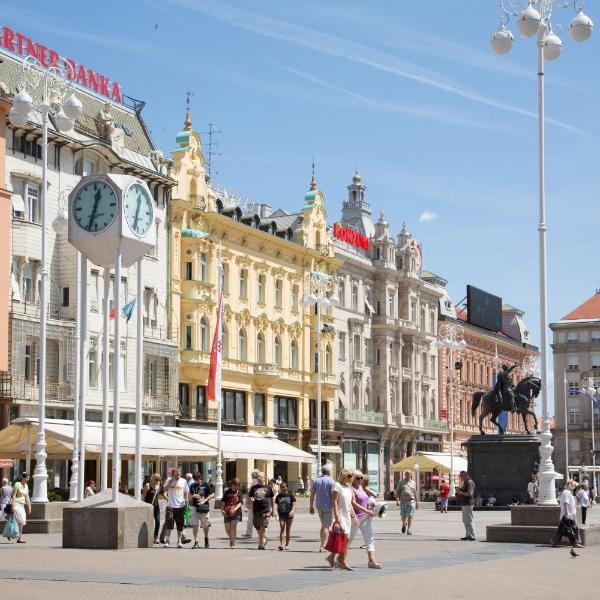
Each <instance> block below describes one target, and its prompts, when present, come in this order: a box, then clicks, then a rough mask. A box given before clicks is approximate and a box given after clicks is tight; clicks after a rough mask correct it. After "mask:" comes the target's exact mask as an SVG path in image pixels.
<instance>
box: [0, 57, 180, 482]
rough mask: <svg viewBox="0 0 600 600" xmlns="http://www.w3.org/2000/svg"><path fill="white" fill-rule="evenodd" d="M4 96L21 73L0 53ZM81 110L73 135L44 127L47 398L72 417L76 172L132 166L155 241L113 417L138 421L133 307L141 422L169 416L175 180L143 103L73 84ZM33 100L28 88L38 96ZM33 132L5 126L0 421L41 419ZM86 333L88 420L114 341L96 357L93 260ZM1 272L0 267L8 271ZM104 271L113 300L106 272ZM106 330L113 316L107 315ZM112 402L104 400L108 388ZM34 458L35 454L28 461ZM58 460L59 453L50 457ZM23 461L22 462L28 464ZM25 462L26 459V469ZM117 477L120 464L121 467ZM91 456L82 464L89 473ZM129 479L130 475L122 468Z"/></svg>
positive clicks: (37, 161) (132, 282)
mask: <svg viewBox="0 0 600 600" xmlns="http://www.w3.org/2000/svg"><path fill="white" fill-rule="evenodd" d="M0 60H1V62H0V101H1V102H8V103H10V102H11V99H12V95H13V94H14V92H15V88H16V84H17V81H18V78H19V75H20V70H21V60H20V59H18V58H16V57H14V56H12V55H10V54H6V53H4V52H2V53H1V54H0ZM75 91H76V94H77V96H78V98H79V99H80V100H81V101H82V103H83V114H82V116H81V118H80V120H79V121H78V122H77V123H76V127H75V130H74V131H71V132H69V133H67V134H64V133H60V132H58V131H57V130H56V129H55V128H54V127H53V126H52V125H51V126H50V130H49V147H48V191H47V201H48V204H47V217H48V224H49V227H48V232H47V243H48V245H47V255H48V273H49V278H48V292H47V294H48V321H47V324H48V326H47V336H48V341H47V365H46V369H47V386H46V390H47V398H46V407H47V408H46V413H47V417H50V418H63V419H72V418H73V397H74V365H75V315H76V268H75V265H76V252H75V249H74V248H73V247H72V246H71V245H70V243H69V242H68V239H67V226H66V225H67V209H68V195H69V192H70V191H71V190H72V189H73V187H74V186H75V185H76V184H77V182H78V181H79V180H80V178H81V177H82V176H85V175H93V174H96V173H106V172H111V173H128V174H132V175H135V176H137V177H140V178H142V179H144V180H145V181H146V183H147V184H148V185H149V187H150V189H151V191H152V193H153V196H154V204H155V206H154V212H155V224H154V226H155V227H156V232H157V244H156V246H155V247H154V249H153V250H152V251H151V252H150V253H149V254H148V255H146V257H145V260H144V269H143V271H144V272H143V283H144V287H145V291H144V298H143V303H142V302H140V301H138V302H137V304H136V308H135V311H134V315H133V317H132V319H131V321H130V322H129V323H128V324H127V325H125V324H124V325H123V327H122V331H123V330H124V331H123V333H122V345H121V348H120V352H119V354H120V357H121V360H122V361H123V368H122V370H121V372H122V374H123V378H122V389H123V394H122V399H121V420H122V422H134V418H135V414H134V411H135V392H136V381H135V363H136V350H135V349H136V340H135V334H136V325H135V323H136V318H137V312H138V306H140V307H141V308H142V310H143V319H144V374H145V377H144V404H143V408H144V419H145V421H146V422H148V421H150V422H162V423H167V424H174V421H175V415H176V414H177V411H178V406H177V392H176V391H177V354H178V341H177V340H178V332H177V327H176V325H175V326H174V327H169V323H168V320H167V315H168V306H167V298H168V289H169V270H168V256H169V254H168V247H167V239H168V235H167V233H168V229H167V227H168V224H167V218H166V216H167V204H168V201H169V197H170V188H171V187H172V186H173V185H174V181H173V180H172V179H171V178H170V176H169V175H168V169H167V164H166V162H165V161H164V160H163V159H162V155H161V154H160V153H159V152H157V151H156V149H155V147H154V145H153V143H152V140H151V138H150V136H149V134H148V131H147V130H146V127H145V125H144V123H143V120H142V117H141V114H140V111H141V107H142V106H143V103H140V102H138V101H133V100H131V99H128V98H127V97H124V104H113V103H109V102H106V101H105V100H103V99H101V98H100V97H99V96H97V95H95V94H93V93H90V92H88V91H86V90H83V89H79V88H77V89H76V90H75ZM35 100H36V98H35V96H34V101H35ZM41 136H42V131H41V128H40V126H39V123H35V122H32V121H30V122H29V124H28V125H27V126H25V127H23V128H21V129H15V128H14V127H12V126H11V127H10V128H9V129H8V130H7V148H6V187H7V188H8V189H9V190H12V194H13V195H12V210H13V219H12V232H11V249H12V268H11V273H10V279H11V290H10V324H9V331H10V340H9V342H8V343H9V344H10V351H9V371H8V372H5V373H0V377H1V380H0V403H1V405H2V407H3V411H2V423H1V424H0V425H1V426H2V427H5V426H6V425H7V424H8V423H9V422H10V420H12V419H14V418H16V417H19V416H33V415H37V411H38V373H37V371H38V364H39V356H38V345H39V280H40V269H41V225H40V222H41V204H40V200H41V189H40V186H41V178H42V164H41V145H40V144H41ZM88 266H89V269H88V290H87V292H88V302H89V314H88V341H89V353H88V358H87V361H86V364H85V365H84V371H83V375H84V377H85V378H86V380H87V381H88V392H87V414H86V416H87V420H91V421H99V420H101V406H102V392H103V390H102V376H101V367H102V362H103V361H104V360H108V361H109V373H110V388H111V389H112V385H113V382H112V364H113V361H114V348H113V347H112V341H111V351H110V355H109V356H108V357H103V356H102V319H103V311H102V301H103V289H104V283H103V276H104V273H103V269H102V268H99V267H96V266H95V265H92V264H89V263H88ZM7 276H8V274H7ZM113 278H114V275H112V276H111V299H112V279H113ZM136 281H137V280H136V268H135V267H132V268H129V269H123V272H122V282H123V287H122V290H123V293H122V305H124V304H126V303H127V302H129V301H130V300H132V299H133V298H134V297H135V296H136V294H137V289H136ZM110 323H111V331H112V325H113V324H114V321H110ZM110 397H111V400H110V402H109V405H111V404H112V394H111V396H110ZM32 461H33V462H34V459H32ZM54 462H56V463H58V461H54ZM28 466H29V465H28ZM32 466H33V465H32ZM49 467H50V469H52V471H53V474H54V481H52V482H51V484H54V485H56V486H60V487H66V478H67V469H68V465H67V464H66V461H62V463H61V464H55V465H52V464H49ZM123 472H124V476H125V477H127V467H126V466H125V465H124V471H123ZM94 473H98V471H97V470H95V467H94V464H93V463H92V464H86V478H87V477H88V474H89V476H90V477H91V478H95V475H94ZM129 479H130V480H132V472H131V470H130V473H129Z"/></svg>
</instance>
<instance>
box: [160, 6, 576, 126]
mask: <svg viewBox="0 0 600 600" xmlns="http://www.w3.org/2000/svg"><path fill="white" fill-rule="evenodd" d="M170 2H171V4H175V5H179V6H183V7H186V8H189V9H191V10H195V11H198V12H201V13H203V14H206V15H209V16H211V17H212V18H214V19H218V20H220V21H223V22H225V23H228V24H229V25H231V26H233V27H237V28H238V29H243V30H245V31H250V32H252V33H255V34H257V35H261V36H263V37H267V38H271V39H277V40H281V41H284V42H288V43H291V44H295V45H297V46H301V47H303V48H308V49H310V50H314V51H316V52H320V53H321V54H326V55H328V56H333V57H336V58H342V59H345V60H349V61H351V62H353V63H357V64H361V65H364V66H367V67H371V68H372V69H375V70H377V71H382V72H384V73H389V74H391V75H395V76H397V77H402V78H405V79H409V80H411V81H415V82H418V83H421V84H424V85H427V86H430V87H433V88H436V89H438V90H440V91H443V92H446V93H449V94H453V95H456V96H459V97H462V98H465V99H467V100H471V101H473V102H476V103H479V104H483V105H485V106H490V107H493V108H496V109H498V110H505V111H508V112H512V113H516V114H519V115H522V116H525V117H529V118H532V119H537V118H538V115H537V113H536V112H535V111H531V110H526V109H523V108H519V107H518V106H514V105H511V104H507V103H505V102H502V101H498V100H495V99H494V98H489V97H486V96H483V95H481V94H479V93H478V92H476V91H474V90H471V89H469V88H467V87H465V86H463V85H462V84H460V83H458V82H456V81H453V80H451V79H449V78H448V77H445V76H444V75H443V74H441V73H438V72H435V71H432V70H430V69H426V68H424V67H422V66H420V65H418V64H416V63H413V62H410V61H408V60H405V59H402V58H399V57H397V56H394V55H393V54H389V53H387V52H381V51H379V50H375V49H373V48H370V47H369V46H365V45H363V44H359V43H357V42H352V41H349V40H346V39H343V38H340V37H337V36H334V35H330V34H327V33H322V32H320V31H317V30H315V29H309V28H308V27H302V26H299V25H295V24H293V23H289V22H286V21H281V20H277V19H273V18H271V17H265V16H260V15H259V14H257V13H256V11H252V12H251V11H246V10H242V9H240V8H237V7H235V6H231V5H224V4H222V3H218V2H215V1H213V0H170ZM546 123H549V124H552V125H554V126H556V127H560V128H561V129H565V130H567V131H570V132H572V133H577V134H580V135H584V134H583V132H582V131H580V130H579V129H577V128H575V127H572V126H571V125H569V124H567V123H564V122H562V121H559V120H557V119H551V118H548V117H546Z"/></svg>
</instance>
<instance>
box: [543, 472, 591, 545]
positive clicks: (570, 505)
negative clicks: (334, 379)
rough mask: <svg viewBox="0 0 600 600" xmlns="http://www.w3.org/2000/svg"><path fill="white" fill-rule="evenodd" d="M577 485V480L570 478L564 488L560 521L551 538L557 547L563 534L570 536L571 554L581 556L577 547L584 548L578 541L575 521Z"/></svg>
mask: <svg viewBox="0 0 600 600" xmlns="http://www.w3.org/2000/svg"><path fill="white" fill-rule="evenodd" d="M576 487H577V482H576V481H573V479H569V480H568V481H567V483H566V484H565V487H564V488H563V491H562V493H561V495H560V498H559V501H558V502H559V504H560V523H559V525H558V529H557V530H556V533H555V534H554V537H552V538H550V545H551V546H552V547H553V548H556V547H557V546H559V545H560V542H561V540H562V538H563V536H566V537H567V538H569V543H570V544H571V556H579V555H578V554H577V552H575V548H583V546H582V545H581V544H579V543H578V538H579V529H578V527H577V524H576V522H575V520H576V518H577V505H576V504H575V496H573V490H574V489H575V488H576Z"/></svg>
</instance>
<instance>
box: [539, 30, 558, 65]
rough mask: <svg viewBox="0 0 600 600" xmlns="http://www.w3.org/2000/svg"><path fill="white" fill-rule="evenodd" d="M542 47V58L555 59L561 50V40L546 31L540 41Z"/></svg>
mask: <svg viewBox="0 0 600 600" xmlns="http://www.w3.org/2000/svg"><path fill="white" fill-rule="evenodd" d="M542 45H543V48H544V60H556V59H557V58H558V57H559V56H560V51H561V50H562V41H561V39H560V38H559V37H558V36H557V35H556V34H555V33H552V32H550V33H548V34H547V35H546V36H544V41H543V42H542Z"/></svg>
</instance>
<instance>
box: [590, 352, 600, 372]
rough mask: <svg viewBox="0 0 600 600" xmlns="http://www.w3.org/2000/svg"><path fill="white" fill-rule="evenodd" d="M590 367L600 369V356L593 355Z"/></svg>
mask: <svg viewBox="0 0 600 600" xmlns="http://www.w3.org/2000/svg"><path fill="white" fill-rule="evenodd" d="M590 366H591V367H592V369H594V370H596V369H600V354H592V357H591V359H590Z"/></svg>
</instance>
